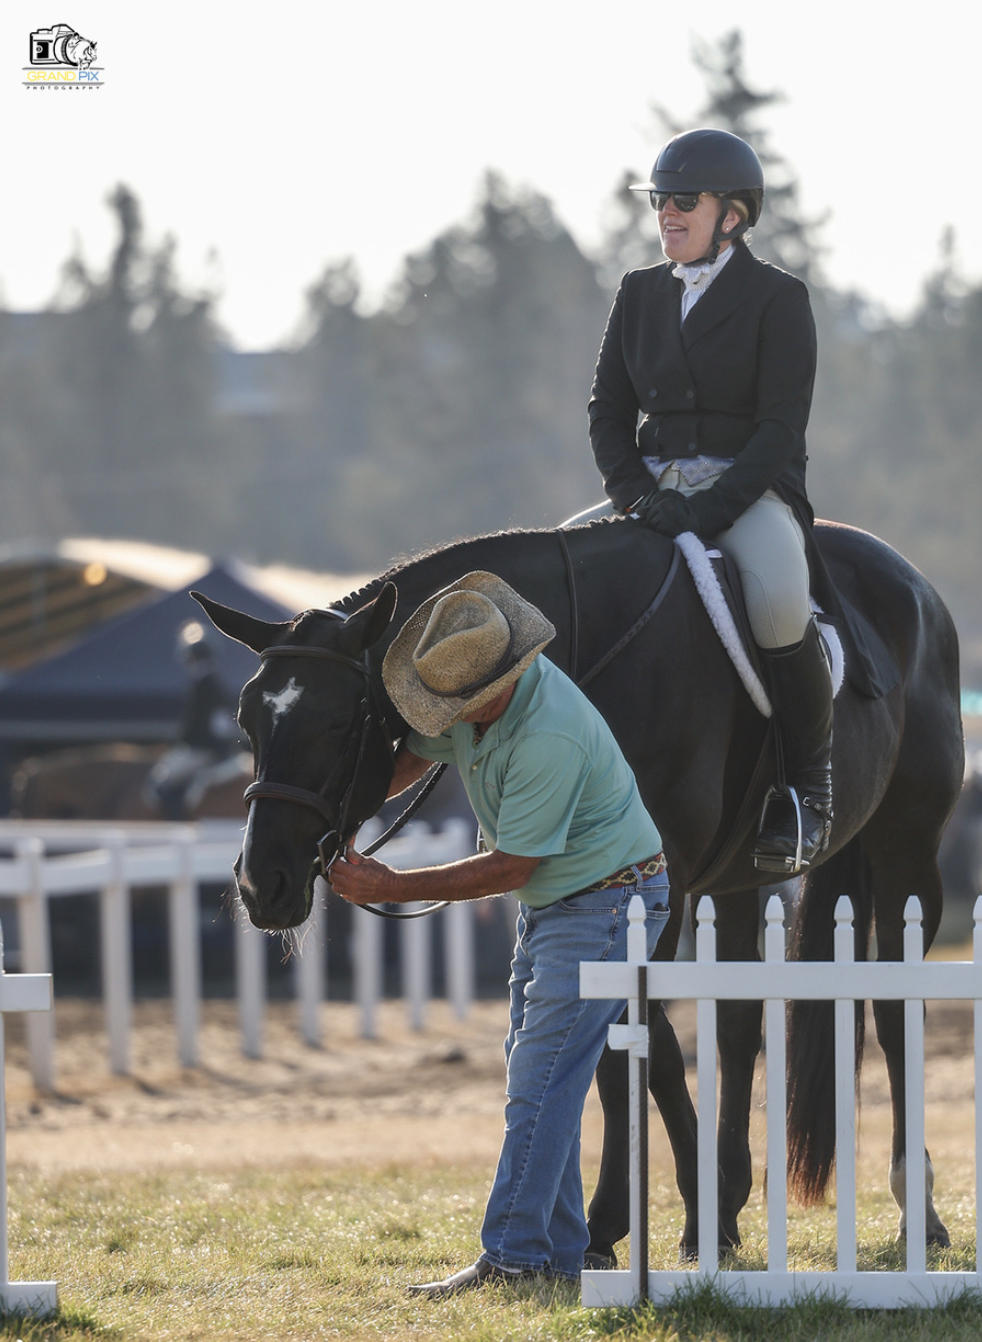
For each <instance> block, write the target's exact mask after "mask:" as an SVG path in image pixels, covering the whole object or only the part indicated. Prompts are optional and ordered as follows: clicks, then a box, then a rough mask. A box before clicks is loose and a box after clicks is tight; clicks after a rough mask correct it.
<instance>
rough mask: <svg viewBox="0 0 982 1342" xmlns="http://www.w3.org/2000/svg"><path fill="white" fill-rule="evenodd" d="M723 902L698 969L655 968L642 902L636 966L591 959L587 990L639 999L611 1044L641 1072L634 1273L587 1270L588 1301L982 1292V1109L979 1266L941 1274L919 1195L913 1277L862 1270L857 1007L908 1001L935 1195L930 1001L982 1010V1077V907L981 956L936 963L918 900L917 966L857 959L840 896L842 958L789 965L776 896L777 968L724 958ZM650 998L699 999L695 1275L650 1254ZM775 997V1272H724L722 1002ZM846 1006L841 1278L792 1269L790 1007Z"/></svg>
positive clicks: (770, 1026)
mask: <svg viewBox="0 0 982 1342" xmlns="http://www.w3.org/2000/svg"><path fill="white" fill-rule="evenodd" d="M714 913H715V910H714V908H713V904H712V901H711V900H710V899H707V898H703V899H702V900H701V901H700V903H699V907H698V911H697V932H696V959H695V961H694V962H692V963H679V962H675V963H660V962H650V963H645V937H644V907H643V905H642V902H641V900H640V899H639V898H635V900H633V901H632V926H631V929H630V933H629V939H628V958H627V960H626V961H623V962H621V963H619V964H611V963H606V964H592V963H583V964H581V966H580V995H581V996H583V997H593V998H597V997H599V998H625V999H627V1002H628V1012H629V1021H628V1024H627V1025H620V1026H612V1027H611V1039H610V1042H611V1045H612V1046H613V1047H616V1048H623V1049H627V1051H628V1053H629V1055H630V1057H631V1059H632V1062H633V1066H632V1067H631V1079H632V1087H631V1200H632V1203H631V1207H632V1214H631V1260H630V1261H631V1267H630V1268H629V1269H627V1270H623V1271H619V1270H618V1271H600V1272H594V1271H591V1272H584V1273H583V1278H582V1298H583V1303H584V1304H585V1305H594V1306H597V1305H599V1306H605V1305H629V1304H634V1303H636V1302H638V1301H639V1300H642V1299H651V1300H655V1301H664V1300H667V1299H669V1298H671V1296H672V1295H673V1294H674V1293H675V1292H676V1291H677V1290H679V1289H684V1288H687V1287H691V1286H693V1285H694V1284H696V1283H697V1282H700V1281H705V1280H710V1281H712V1284H713V1286H714V1288H715V1289H716V1290H718V1291H719V1292H720V1293H721V1294H724V1295H726V1296H727V1297H729V1298H731V1299H733V1300H735V1301H737V1302H740V1303H760V1304H771V1305H773V1304H787V1303H791V1302H793V1301H794V1300H795V1299H796V1298H799V1297H801V1296H802V1295H804V1294H809V1293H813V1292H816V1291H820V1292H829V1293H830V1294H834V1295H836V1296H838V1297H840V1298H843V1299H845V1300H847V1301H848V1302H849V1303H850V1304H851V1305H853V1306H856V1307H862V1308H896V1307H899V1306H902V1305H925V1304H937V1303H940V1302H942V1301H943V1300H946V1299H950V1298H951V1297H952V1296H955V1295H958V1294H961V1293H962V1292H963V1291H965V1290H972V1291H978V1290H980V1289H982V1272H980V1271H979V1265H980V1263H982V1217H980V1216H979V1208H980V1206H982V1104H980V1103H979V1102H978V1100H977V1101H976V1112H975V1182H976V1187H975V1194H976V1260H975V1261H976V1270H975V1271H974V1272H957V1271H951V1272H936V1271H928V1268H927V1254H926V1243H925V1241H926V1232H925V1211H926V1208H925V1199H924V1198H923V1197H913V1196H912V1197H910V1198H908V1200H907V1232H906V1252H907V1262H906V1269H905V1270H904V1271H886V1270H884V1271H874V1272H867V1271H858V1270H857V1253H856V1250H857V1217H856V1161H855V1132H856V1111H855V1104H856V1097H855V1078H854V1065H855V1008H854V1003H855V1002H856V1001H857V1000H859V1001H862V1000H894V1001H897V1000H899V1001H903V1002H904V1003H905V1010H904V1025H905V1049H906V1057H905V1062H906V1073H907V1084H906V1122H907V1153H906V1161H907V1171H906V1174H907V1177H906V1184H907V1188H908V1189H918V1188H920V1189H923V1188H924V1186H925V1155H924V1094H925V1086H924V1002H925V1001H926V1000H942V1001H967V1002H972V1003H974V1010H975V1075H976V1077H978V1076H979V1075H982V900H980V901H979V904H978V905H977V906H976V913H975V942H974V948H973V956H974V959H973V960H972V961H967V962H953V961H949V960H946V961H943V962H941V961H937V962H929V963H925V961H924V959H923V951H922V947H923V936H922V928H921V911H920V904H919V902H918V901H917V900H916V899H910V900H908V902H907V908H906V910H905V918H906V929H905V935H904V960H903V961H898V962H889V963H887V962H878V963H875V964H874V963H868V962H858V963H854V962H853V931H852V921H851V919H852V907H851V905H850V903H849V901H848V899H845V898H842V899H840V900H839V902H838V904H837V906H836V911H835V919H836V930H835V960H834V963H830V962H827V961H823V962H810V963H802V962H785V936H784V923H783V919H784V909H783V906H782V904H781V901H780V899H779V898H778V897H777V896H776V895H775V896H772V898H771V899H770V901H769V902H768V905H767V910H766V915H765V917H766V927H765V935H764V962H763V963H738V962H722V961H717V960H716V933H715V927H714V923H713V918H714ZM647 999H651V1000H657V999H664V1000H668V999H672V1000H677V999H695V1001H696V1003H697V1006H696V1013H697V1015H696V1036H697V1042H696V1049H697V1061H696V1068H697V1088H698V1118H699V1137H698V1168H699V1194H698V1197H699V1246H698V1248H699V1266H698V1268H695V1269H692V1270H677V1271H650V1270H649V1269H648V1247H647V1216H648V1209H647V1196H646V1191H645V1190H646V1180H647V1161H648V1152H647V1136H646V1132H647V1128H646V1124H647V1104H648V1098H647V1087H646V1086H645V1084H644V1082H645V1075H646V1073H645V1068H646V1058H647V1037H646V1036H647V1031H646V1029H645V1027H644V1025H643V1023H642V1013H643V1011H644V1006H645V1001H646V1000H647ZM734 1000H739V1001H760V1000H763V1001H764V1004H765V1005H764V1021H765V1029H766V1034H767V1055H766V1093H767V1101H766V1114H767V1172H768V1178H767V1268H766V1270H765V1271H740V1270H732V1271H729V1270H728V1271H720V1270H719V1266H718V1255H717V1244H716V1230H717V1212H716V1207H717V1163H716V1090H717V1086H716V1004H717V1002H718V1001H734ZM792 1000H803V1001H827V1000H833V1001H834V1002H835V1008H834V1013H835V1059H836V1062H835V1069H836V1080H835V1087H836V1128H837V1148H836V1149H837V1159H836V1229H837V1261H836V1268H835V1270H834V1271H828V1272H822V1271H801V1272H799V1271H794V1270H790V1269H789V1265H788V1237H787V1179H786V1177H784V1178H782V1177H781V1175H780V1172H781V1171H782V1170H783V1171H785V1172H786V1170H787V1131H786V1119H785V1099H786V1087H785V1051H784V1031H785V1003H786V1002H788V1001H792Z"/></svg>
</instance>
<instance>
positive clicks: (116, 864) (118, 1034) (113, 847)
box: [99, 834, 133, 1076]
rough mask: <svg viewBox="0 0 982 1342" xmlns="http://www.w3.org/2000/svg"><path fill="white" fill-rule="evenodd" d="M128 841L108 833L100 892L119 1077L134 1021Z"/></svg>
mask: <svg viewBox="0 0 982 1342" xmlns="http://www.w3.org/2000/svg"><path fill="white" fill-rule="evenodd" d="M123 845H124V840H123V839H122V837H121V836H120V835H119V834H111V835H109V836H107V842H106V852H107V854H108V857H109V879H108V881H107V883H106V884H105V885H104V886H103V888H102V890H101V891H100V893H99V900H100V905H101V918H100V923H101V927H100V934H101V940H102V996H103V1003H104V1007H105V1015H106V1033H107V1034H108V1036H109V1065H110V1069H111V1070H112V1072H113V1073H114V1074H115V1075H117V1076H125V1075H126V1073H127V1072H128V1071H129V1068H130V1029H131V1027H132V1024H133V958H132V946H131V941H132V938H131V933H130V923H131V919H130V892H129V888H128V887H127V885H126V873H125V870H124V865H123V864H124V848H123Z"/></svg>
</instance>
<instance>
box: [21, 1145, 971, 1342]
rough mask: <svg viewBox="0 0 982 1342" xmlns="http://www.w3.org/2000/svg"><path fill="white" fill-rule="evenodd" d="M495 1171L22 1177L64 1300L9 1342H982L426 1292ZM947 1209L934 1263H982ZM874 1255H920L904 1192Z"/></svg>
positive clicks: (819, 1310) (470, 1224) (757, 1217)
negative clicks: (413, 1285)
mask: <svg viewBox="0 0 982 1342" xmlns="http://www.w3.org/2000/svg"><path fill="white" fill-rule="evenodd" d="M487 1176H488V1171H486V1170H481V1171H476V1170H473V1169H469V1168H466V1167H462V1166H451V1165H436V1166H431V1167H428V1168H419V1167H408V1166H395V1165H393V1166H390V1167H388V1168H384V1169H373V1170H368V1169H364V1168H356V1169H349V1170H347V1171H341V1172H339V1171H325V1170H323V1169H320V1168H314V1167H305V1168H292V1169H287V1170H285V1171H284V1170H279V1171H277V1172H276V1173H275V1174H274V1173H270V1172H267V1171H263V1170H257V1169H255V1168H238V1169H232V1170H229V1171H227V1172H223V1173H221V1174H219V1175H215V1174H212V1173H209V1174H203V1173H200V1172H197V1171H194V1170H191V1169H188V1170H178V1171H175V1170H169V1171H167V1172H166V1173H165V1174H164V1173H160V1174H144V1175H140V1176H130V1175H124V1176H120V1175H118V1174H113V1175H97V1174H93V1173H90V1172H87V1173H72V1174H64V1175H61V1176H58V1177H57V1178H52V1177H44V1176H42V1175H40V1174H38V1173H37V1172H35V1171H32V1170H29V1169H19V1170H16V1171H14V1172H13V1174H12V1177H11V1186H10V1244H11V1276H12V1278H13V1279H14V1280H51V1279H54V1280H57V1281H58V1283H59V1293H60V1300H61V1309H60V1313H59V1315H58V1316H57V1317H56V1318H55V1319H53V1320H48V1321H32V1320H27V1319H13V1318H8V1319H6V1320H0V1338H3V1339H10V1340H11V1342H13V1340H14V1339H21V1342H81V1340H82V1339H86V1342H117V1339H119V1340H122V1339H126V1342H130V1340H131V1339H133V1340H138V1342H143V1340H146V1342H163V1340H164V1339H180V1340H181V1342H199V1340H200V1342H212V1340H213V1339H224V1340H226V1342H227V1340H228V1339H236V1342H252V1340H253V1339H263V1342H268V1339H270V1338H276V1339H277V1342H292V1340H293V1339H304V1340H305V1342H313V1339H320V1338H331V1339H340V1340H341V1342H381V1340H384V1342H428V1340H429V1339H437V1338H439V1339H441V1342H447V1340H448V1339H449V1340H451V1342H456V1340H457V1339H461V1340H467V1342H540V1340H541V1342H587V1339H602V1338H616V1339H618V1340H619V1342H620V1340H621V1339H623V1342H641V1339H644V1340H645V1342H690V1340H691V1342H743V1339H746V1340H747V1342H750V1339H752V1338H753V1339H755V1342H756V1339H758V1338H760V1337H761V1336H764V1337H766V1338H767V1339H768V1342H772V1340H773V1342H784V1339H787V1342H798V1340H799V1339H801V1340H804V1339H823V1342H825V1340H826V1339H828V1340H829V1342H881V1340H882V1342H888V1340H889V1342H897V1340H900V1342H906V1340H907V1339H909V1340H910V1342H919V1339H921V1338H924V1339H927V1338H929V1337H930V1338H932V1339H936V1338H939V1337H943V1338H945V1339H946V1342H947V1340H948V1339H951V1342H962V1339H964V1340H965V1342H968V1339H969V1338H971V1339H972V1342H975V1339H976V1338H977V1337H978V1335H979V1319H980V1303H979V1301H978V1300H974V1299H963V1300H960V1301H958V1302H956V1303H954V1304H951V1305H949V1306H947V1307H945V1308H943V1309H936V1310H932V1311H917V1310H903V1311H893V1312H870V1311H865V1312H864V1311H859V1312H857V1311H853V1310H849V1309H847V1308H845V1307H844V1306H841V1305H838V1304H835V1303H833V1302H830V1301H828V1300H819V1299H815V1300H807V1301H804V1302H803V1303H801V1304H799V1305H797V1306H796V1307H794V1308H792V1309H787V1310H763V1309H757V1308H746V1307H737V1306H732V1305H729V1304H727V1303H726V1302H725V1301H723V1300H722V1299H720V1298H719V1297H718V1296H716V1295H714V1294H713V1292H712V1291H711V1290H707V1289H702V1288H701V1287H698V1286H697V1287H696V1289H694V1290H692V1291H691V1292H687V1293H685V1294H684V1295H682V1296H680V1297H679V1298H677V1299H676V1300H675V1301H674V1302H673V1303H672V1304H671V1305H669V1306H667V1307H660V1308H659V1307H654V1306H647V1307H644V1308H640V1309H636V1310H627V1309H611V1310H586V1309H583V1308H582V1307H581V1305H580V1304H579V1295H578V1290H577V1288H576V1287H574V1286H570V1285H566V1284H562V1283H550V1284H543V1283H531V1284H522V1285H520V1286H518V1287H515V1288H511V1289H507V1288H506V1289H491V1290H485V1291H482V1292H480V1293H477V1294H475V1295H472V1296H465V1297H460V1298H457V1299H452V1300H448V1301H441V1302H434V1301H427V1300H417V1299H414V1298H412V1297H410V1296H408V1295H407V1294H406V1286H407V1285H408V1284H409V1283H410V1282H413V1281H419V1280H428V1279H431V1278H433V1277H439V1276H443V1275H445V1274H446V1273H447V1272H449V1271H454V1270H456V1269H457V1268H459V1267H461V1266H463V1265H464V1264H466V1263H467V1262H470V1261H472V1260H473V1258H474V1257H475V1256H476V1252H477V1232H478V1228H479V1225H480V1218H481V1212H482V1209H483V1206H484V1200H485V1197H486V1195H487V1188H488V1181H487ZM761 1204H762V1199H761V1195H760V1193H759V1191H756V1192H755V1195H754V1197H753V1199H752V1200H751V1206H750V1208H749V1209H748V1214H747V1216H746V1218H745V1222H744V1225H745V1231H746V1237H745V1244H744V1249H743V1252H742V1255H741V1259H740V1265H741V1266H745V1267H750V1268H753V1267H760V1266H762V1265H763V1262H764V1259H765V1256H766V1226H765V1222H764V1213H763V1208H762V1205H761ZM950 1211H951V1206H950V1204H949V1202H948V1201H946V1203H945V1212H946V1215H947V1219H948V1222H949V1228H950V1229H951V1231H952V1238H953V1248H952V1249H951V1250H948V1251H945V1252H944V1253H941V1254H933V1255H932V1256H931V1261H930V1264H929V1265H930V1266H931V1267H932V1268H934V1269H943V1268H949V1269H960V1270H966V1269H968V1270H970V1269H973V1268H974V1233H975V1232H974V1216H973V1211H972V1207H971V1205H970V1200H968V1199H967V1198H966V1199H962V1200H956V1201H955V1203H954V1212H955V1214H954V1215H953V1216H952V1215H951V1214H950ZM860 1217H861V1225H862V1227H863V1229H862V1232H861V1237H860V1238H861V1241H862V1244H863V1249H862V1261H861V1262H860V1267H863V1268H866V1269H871V1268H874V1267H875V1268H879V1269H883V1270H889V1269H891V1268H894V1269H895V1268H897V1267H900V1266H901V1265H902V1255H901V1253H900V1251H899V1250H898V1248H897V1246H896V1245H895V1243H894V1222H895V1209H892V1207H891V1205H890V1204H889V1201H888V1195H886V1194H885V1193H884V1194H882V1195H879V1194H878V1195H876V1196H871V1197H869V1199H868V1200H866V1201H864V1205H863V1207H862V1208H861V1213H860ZM677 1222H678V1204H677V1195H676V1194H675V1191H674V1188H670V1187H667V1186H665V1185H662V1184H658V1186H656V1187H655V1188H654V1190H653V1197H652V1227H653V1253H652V1260H653V1261H652V1266H654V1267H673V1266H674V1265H675V1245H676V1240H677V1233H678V1232H677ZM789 1239H790V1242H791V1246H792V1254H793V1259H794V1265H795V1266H796V1267H798V1268H801V1269H803V1268H806V1267H808V1268H828V1267H830V1266H831V1265H832V1262H833V1261H834V1214H833V1213H832V1212H831V1211H829V1210H827V1209H822V1210H819V1211H818V1212H817V1213H816V1212H812V1213H808V1214H807V1215H806V1214H804V1213H795V1216H794V1219H793V1220H792V1222H791V1224H790V1227H789Z"/></svg>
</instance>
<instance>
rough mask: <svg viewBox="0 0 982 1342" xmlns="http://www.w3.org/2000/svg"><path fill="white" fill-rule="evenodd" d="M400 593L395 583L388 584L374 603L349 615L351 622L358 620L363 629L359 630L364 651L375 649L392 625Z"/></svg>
mask: <svg viewBox="0 0 982 1342" xmlns="http://www.w3.org/2000/svg"><path fill="white" fill-rule="evenodd" d="M398 600H399V593H398V591H397V589H396V585H395V583H392V582H387V583H386V584H385V586H384V587H383V588H382V590H381V592H379V594H378V596H377V597H376V598H375V600H374V601H372V602H370V603H369V604H368V605H367V606H362V608H361V610H356V611H355V613H354V614H353V615H349V616H348V619H349V620H357V621H358V622H359V623H360V624H361V623H363V627H362V628H361V629H360V630H359V635H360V640H361V646H362V649H363V650H364V649H367V648H371V647H374V645H375V644H376V643H377V642H378V641H379V639H380V638H381V637H382V635H383V634H384V633H385V631H386V629H388V627H389V625H390V624H391V623H392V616H393V615H394V614H395V608H396V602H397V601H398Z"/></svg>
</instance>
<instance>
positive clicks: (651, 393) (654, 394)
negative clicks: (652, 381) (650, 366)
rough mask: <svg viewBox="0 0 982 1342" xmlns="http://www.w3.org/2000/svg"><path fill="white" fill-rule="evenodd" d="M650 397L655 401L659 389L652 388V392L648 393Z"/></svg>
mask: <svg viewBox="0 0 982 1342" xmlns="http://www.w3.org/2000/svg"><path fill="white" fill-rule="evenodd" d="M648 395H649V396H650V397H651V399H652V400H654V399H655V397H656V396H657V395H658V388H657V387H652V388H651V390H650V391H649V392H648Z"/></svg>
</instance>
